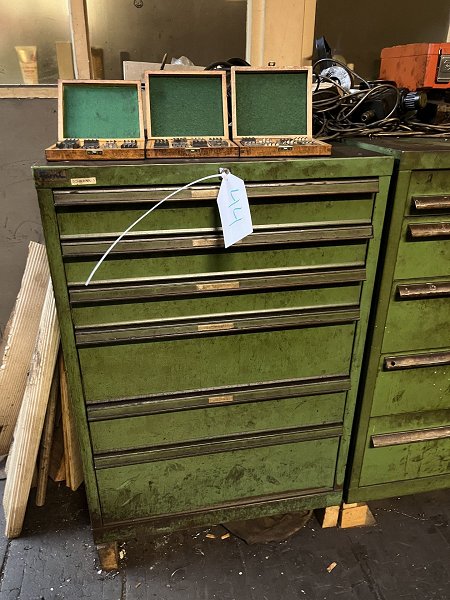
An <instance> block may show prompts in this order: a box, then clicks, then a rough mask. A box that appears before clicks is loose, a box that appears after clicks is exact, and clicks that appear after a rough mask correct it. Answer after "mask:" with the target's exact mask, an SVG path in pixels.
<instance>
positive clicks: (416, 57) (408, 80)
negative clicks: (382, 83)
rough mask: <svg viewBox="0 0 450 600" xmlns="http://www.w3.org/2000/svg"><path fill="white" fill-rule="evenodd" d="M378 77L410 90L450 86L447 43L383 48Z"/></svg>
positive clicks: (449, 60)
mask: <svg viewBox="0 0 450 600" xmlns="http://www.w3.org/2000/svg"><path fill="white" fill-rule="evenodd" d="M380 79H388V80H390V81H395V82H396V84H397V85H398V86H399V87H405V88H408V89H410V90H417V89H421V88H433V89H441V90H445V89H450V43H445V42H442V43H441V44H426V43H425V44H406V45H405V46H393V47H392V48H383V50H382V51H381V68H380Z"/></svg>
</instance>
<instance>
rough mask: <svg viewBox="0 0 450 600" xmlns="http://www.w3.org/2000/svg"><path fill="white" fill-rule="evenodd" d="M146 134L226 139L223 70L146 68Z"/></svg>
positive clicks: (225, 96) (225, 93) (152, 135)
mask: <svg viewBox="0 0 450 600" xmlns="http://www.w3.org/2000/svg"><path fill="white" fill-rule="evenodd" d="M144 78H145V94H146V105H147V137H148V138H162V139H164V138H174V137H225V138H228V137H229V135H228V108H227V84H226V75H225V73H224V72H223V71H194V72H190V71H146V72H145V73H144Z"/></svg>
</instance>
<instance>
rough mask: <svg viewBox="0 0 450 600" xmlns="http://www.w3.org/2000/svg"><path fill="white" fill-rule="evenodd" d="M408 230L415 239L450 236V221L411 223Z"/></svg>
mask: <svg viewBox="0 0 450 600" xmlns="http://www.w3.org/2000/svg"><path fill="white" fill-rule="evenodd" d="M408 232H409V235H410V237H411V238H412V239H413V240H422V239H427V238H441V237H448V236H450V223H410V224H409V225H408Z"/></svg>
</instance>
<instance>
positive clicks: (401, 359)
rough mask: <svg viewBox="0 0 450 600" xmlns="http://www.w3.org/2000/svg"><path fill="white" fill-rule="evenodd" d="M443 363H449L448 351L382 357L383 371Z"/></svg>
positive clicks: (437, 365) (449, 355) (442, 364)
mask: <svg viewBox="0 0 450 600" xmlns="http://www.w3.org/2000/svg"><path fill="white" fill-rule="evenodd" d="M444 365H450V352H432V353H430V354H415V355H413V356H411V355H410V356H386V358H385V359H384V370H385V371H397V370H400V369H418V368H420V367H440V366H444Z"/></svg>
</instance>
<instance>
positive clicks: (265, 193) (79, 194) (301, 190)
mask: <svg viewBox="0 0 450 600" xmlns="http://www.w3.org/2000/svg"><path fill="white" fill-rule="evenodd" d="M245 187H246V190H247V195H248V197H249V198H265V197H279V196H310V195H314V196H315V195H318V196H322V195H333V194H362V193H370V194H375V193H377V192H378V178H367V179H353V180H351V181H345V180H319V181H292V182H289V181H286V182H273V183H267V182H265V183H246V186H245ZM176 189H178V186H165V187H164V186H161V187H149V188H128V189H126V188H125V189H124V188H121V189H119V190H110V189H104V190H99V189H95V190H57V191H55V192H54V202H55V206H57V207H58V206H76V205H81V206H95V205H99V204H108V205H113V204H120V205H124V204H130V203H133V202H139V203H141V202H142V203H145V202H155V201H159V200H161V199H162V198H164V196H167V195H169V194H170V193H172V192H174V191H175V190H176ZM218 191H219V185H197V186H194V187H192V188H189V189H187V190H183V191H180V192H179V194H177V196H176V197H174V199H173V200H169V202H171V201H172V202H177V201H179V200H198V199H202V200H206V199H214V200H215V199H216V198H217V194H218Z"/></svg>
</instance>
